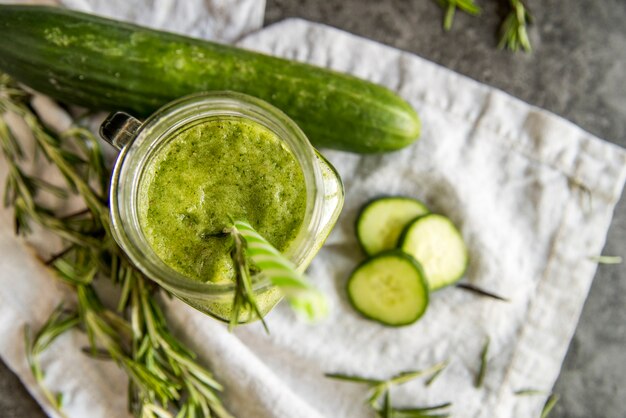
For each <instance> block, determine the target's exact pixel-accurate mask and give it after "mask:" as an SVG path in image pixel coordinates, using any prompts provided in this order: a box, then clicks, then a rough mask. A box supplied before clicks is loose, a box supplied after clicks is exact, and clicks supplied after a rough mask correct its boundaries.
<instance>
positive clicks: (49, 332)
mask: <svg viewBox="0 0 626 418" xmlns="http://www.w3.org/2000/svg"><path fill="white" fill-rule="evenodd" d="M79 323H80V320H79V318H78V315H77V314H76V313H74V312H71V313H68V312H66V311H65V310H64V309H63V305H59V306H58V307H57V308H56V309H55V310H54V311H53V312H52V314H51V315H50V317H49V318H48V320H47V321H46V323H45V324H43V326H42V327H41V328H40V329H39V331H37V334H36V335H35V336H34V338H33V336H32V335H31V334H32V333H31V330H30V327H28V325H27V326H26V327H25V329H24V342H25V346H26V359H27V361H28V365H29V366H30V370H31V373H32V374H33V377H34V378H35V380H36V381H37V384H38V385H39V387H41V391H42V393H43V395H44V396H45V397H46V399H47V400H48V402H50V405H52V407H53V408H54V409H55V410H56V411H57V413H58V414H59V415H60V416H61V417H65V414H64V413H63V411H62V409H61V408H62V406H63V396H62V395H61V394H60V393H59V394H53V393H52V392H51V391H50V390H49V389H48V388H47V387H46V385H45V384H44V382H43V379H44V372H43V369H42V368H41V364H40V363H39V355H40V354H41V353H43V352H44V351H45V350H46V349H47V348H48V347H49V346H50V344H52V343H53V342H54V340H56V339H57V337H58V336H59V335H61V334H63V333H64V332H65V331H67V330H69V329H71V328H74V327H75V326H76V325H78V324H79Z"/></svg>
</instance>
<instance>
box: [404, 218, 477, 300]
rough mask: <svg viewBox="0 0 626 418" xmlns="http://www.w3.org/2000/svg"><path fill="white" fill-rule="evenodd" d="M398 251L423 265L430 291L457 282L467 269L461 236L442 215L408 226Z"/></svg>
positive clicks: (466, 257) (416, 221)
mask: <svg viewBox="0 0 626 418" xmlns="http://www.w3.org/2000/svg"><path fill="white" fill-rule="evenodd" d="M400 249H401V250H402V251H404V252H406V253H407V254H410V255H412V256H413V257H414V258H415V259H416V260H417V261H418V262H419V263H420V264H421V265H422V268H423V269H424V273H425V274H426V279H427V280H428V285H429V287H430V290H437V289H441V288H442V287H445V286H448V285H451V284H452V283H455V282H457V281H458V280H459V279H460V278H461V277H462V276H463V274H464V273H465V269H466V268H467V263H468V254H467V248H466V247H465V243H464V242H463V238H462V237H461V233H460V232H459V231H458V229H456V227H455V226H454V224H453V223H452V222H451V221H450V219H448V218H446V217H445V216H443V215H437V214H429V215H424V216H421V217H419V218H417V219H415V220H414V221H413V222H411V223H410V224H409V225H407V227H406V229H405V230H404V232H403V233H402V237H401V238H400Z"/></svg>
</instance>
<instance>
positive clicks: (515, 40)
mask: <svg viewBox="0 0 626 418" xmlns="http://www.w3.org/2000/svg"><path fill="white" fill-rule="evenodd" d="M509 5H510V7H511V11H510V12H509V14H508V15H507V17H506V18H505V19H504V22H502V26H501V28H500V32H501V35H500V42H499V43H498V48H500V49H503V48H508V49H510V50H511V51H513V52H517V51H519V50H520V49H522V50H524V51H526V52H531V51H532V47H531V45H530V39H529V38H528V32H527V30H526V28H527V26H528V25H529V24H530V23H531V22H532V17H531V15H530V14H529V13H528V11H527V10H526V6H524V3H523V2H522V0H509Z"/></svg>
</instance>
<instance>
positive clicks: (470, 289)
mask: <svg viewBox="0 0 626 418" xmlns="http://www.w3.org/2000/svg"><path fill="white" fill-rule="evenodd" d="M456 287H457V288H459V289H462V290H467V291H468V292H472V293H474V294H477V295H479V296H484V297H488V298H492V299H496V300H499V301H502V302H510V300H509V299H507V298H505V297H503V296H500V295H496V294H495V293H492V292H489V291H487V290H484V289H481V288H480V287H478V286H474V285H472V284H468V283H457V284H456Z"/></svg>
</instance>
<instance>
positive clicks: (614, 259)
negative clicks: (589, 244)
mask: <svg viewBox="0 0 626 418" xmlns="http://www.w3.org/2000/svg"><path fill="white" fill-rule="evenodd" d="M589 260H591V261H594V262H596V263H598V264H622V261H623V260H622V257H620V256H619V255H596V256H591V257H589Z"/></svg>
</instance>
